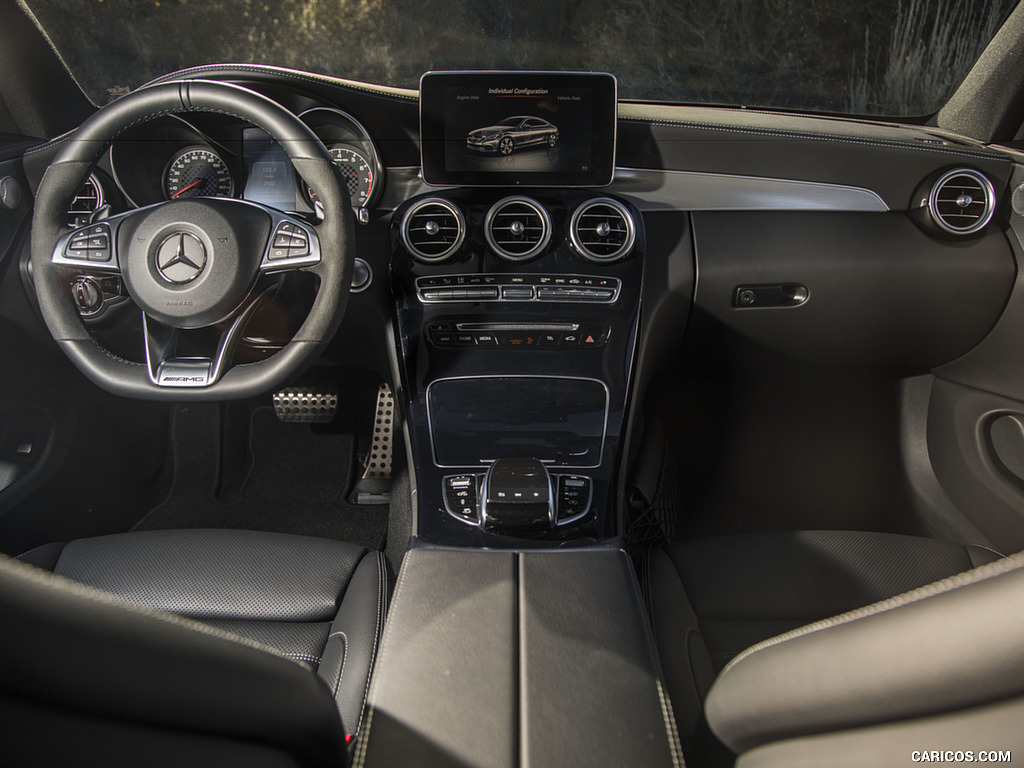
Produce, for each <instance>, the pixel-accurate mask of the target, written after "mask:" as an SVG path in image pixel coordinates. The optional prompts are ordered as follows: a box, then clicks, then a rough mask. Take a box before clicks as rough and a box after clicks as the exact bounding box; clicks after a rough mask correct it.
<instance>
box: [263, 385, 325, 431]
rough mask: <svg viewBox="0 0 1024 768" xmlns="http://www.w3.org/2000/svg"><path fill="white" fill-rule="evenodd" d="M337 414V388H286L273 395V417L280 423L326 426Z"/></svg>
mask: <svg viewBox="0 0 1024 768" xmlns="http://www.w3.org/2000/svg"><path fill="white" fill-rule="evenodd" d="M337 412H338V390H337V388H332V387H324V386H318V387H317V388H316V389H314V388H312V387H287V388H285V389H282V390H280V391H278V392H275V393H274V415H275V416H277V418H278V419H279V420H280V421H285V422H300V423H304V424H327V423H328V422H330V421H333V420H334V414H335V413H337Z"/></svg>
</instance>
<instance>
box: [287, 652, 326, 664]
mask: <svg viewBox="0 0 1024 768" xmlns="http://www.w3.org/2000/svg"><path fill="white" fill-rule="evenodd" d="M282 653H283V654H284V655H285V656H289V657H291V658H293V659H300V660H302V661H308V662H309V663H310V664H316V665H317V666H319V665H320V659H321V657H320V656H314V655H313V654H311V653H299V652H294V651H282Z"/></svg>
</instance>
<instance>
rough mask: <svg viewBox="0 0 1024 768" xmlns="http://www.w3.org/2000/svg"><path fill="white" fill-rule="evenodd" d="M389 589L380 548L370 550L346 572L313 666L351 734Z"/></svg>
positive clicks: (358, 721)
mask: <svg viewBox="0 0 1024 768" xmlns="http://www.w3.org/2000/svg"><path fill="white" fill-rule="evenodd" d="M389 594H390V576H389V572H388V568H387V561H386V560H385V559H384V555H383V554H382V553H380V552H370V553H368V554H367V555H365V556H364V557H363V559H362V560H360V561H359V565H357V566H356V569H355V572H354V573H353V574H352V579H351V581H350V582H349V584H348V588H347V589H346V590H345V594H344V596H343V597H342V599H341V605H340V606H339V608H338V615H337V616H336V617H335V619H334V622H333V623H332V624H331V631H330V635H329V636H328V639H327V645H326V646H325V647H324V651H323V656H322V658H321V661H320V666H319V669H318V671H317V674H319V675H320V677H321V678H322V679H323V680H324V682H325V683H327V686H328V687H329V688H330V689H331V692H332V693H333V694H334V697H335V702H336V703H337V706H338V711H339V712H340V713H341V718H342V722H343V723H345V726H346V727H347V728H348V730H349V732H350V733H351V734H353V735H355V734H357V733H358V732H359V726H360V724H361V721H362V715H363V710H364V706H365V703H366V695H367V692H368V690H369V686H370V673H371V671H372V670H373V662H374V660H375V658H376V655H377V647H378V645H379V644H380V637H381V633H382V632H383V630H384V617H385V615H386V614H387V605H388V597H389ZM360 681H361V682H360ZM357 682H358V683H360V684H355V683H357Z"/></svg>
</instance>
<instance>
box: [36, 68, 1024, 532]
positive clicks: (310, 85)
mask: <svg viewBox="0 0 1024 768" xmlns="http://www.w3.org/2000/svg"><path fill="white" fill-rule="evenodd" d="M536 75H537V73H525V75H524V74H523V73H520V74H517V75H506V76H505V77H506V79H508V78H512V79H510V80H509V81H508V82H505V81H502V82H500V83H498V84H497V85H496V86H494V89H495V90H496V91H497V92H498V94H497V95H498V96H501V95H505V96H507V95H508V94H502V91H504V90H512V91H513V92H514V91H515V90H516V89H517V85H516V84H517V83H522V82H524V80H523V78H524V77H526V80H527V81H528V82H527V84H526V86H525V87H524V88H523V90H524V92H526V93H525V97H526V98H527V99H528V100H529V101H528V102H527V101H519V102H517V103H515V104H514V105H511V106H508V105H505V104H504V103H502V104H500V106H494V105H493V104H492V105H491V106H490V107H488V108H487V109H482V110H480V111H477V112H474V110H473V108H472V107H469V106H467V105H466V104H465V103H461V104H460V105H459V106H458V108H457V109H455V110H454V112H452V111H451V110H450V109H449V111H448V112H445V109H446V108H450V103H449V102H452V101H453V100H457V97H458V96H459V95H462V96H466V95H467V94H468V95H469V96H472V95H473V94H474V93H476V92H477V91H479V89H481V88H483V89H485V90H486V89H488V86H487V78H491V79H492V81H493V78H494V77H495V76H494V74H493V73H476V74H475V75H473V76H472V77H470V76H469V75H467V74H466V73H460V74H459V75H458V78H456V79H454V80H453V79H446V78H445V77H439V78H437V79H431V76H428V78H425V83H426V86H425V93H430V92H435V97H436V99H437V100H436V101H433V102H429V101H428V102H422V101H421V98H420V94H418V93H416V92H411V91H403V90H399V89H392V88H379V87H375V86H369V85H365V84H359V83H351V82H347V81H342V80H337V79H333V78H327V77H320V76H313V75H307V74H305V73H296V72H291V71H289V70H280V69H275V68H270V67H257V66H248V65H225V66H221V67H203V68H197V69H196V70H192V71H186V72H185V73H178V74H177V75H171V76H168V78H166V79H173V78H174V77H180V76H185V77H202V78H214V79H222V80H226V81H230V82H234V83H237V84H241V85H244V86H246V87H248V88H251V89H253V90H256V91H257V92H259V93H262V94H263V95H265V96H267V97H268V98H271V99H273V100H275V101H277V102H278V103H280V104H281V105H283V106H285V107H286V108H287V109H289V110H290V111H292V112H293V113H294V114H296V115H298V116H299V117H300V119H301V120H302V121H303V122H305V123H306V125H308V126H309V127H310V128H311V129H312V130H313V132H314V133H315V134H316V135H317V137H319V138H320V139H321V140H322V141H323V143H324V144H325V145H326V146H327V147H328V149H329V150H330V153H331V155H332V157H333V158H334V159H335V161H336V163H337V164H338V166H339V167H340V168H341V170H342V173H343V176H344V178H345V179H346V181H347V182H348V193H349V197H350V201H351V205H352V207H353V211H354V216H355V221H356V225H355V238H354V239H355V252H354V255H355V259H356V265H355V266H356V268H355V270H354V272H353V278H352V291H353V295H352V297H351V300H350V305H349V309H348V311H347V314H346V318H345V321H344V323H343V325H342V328H341V330H340V331H339V333H338V334H337V336H336V337H335V338H334V340H333V341H332V342H331V344H330V345H329V346H328V347H327V349H326V351H325V352H324V354H323V357H322V359H321V364H322V365H325V366H330V365H352V364H353V362H354V361H357V364H358V365H361V366H365V367H366V368H369V369H371V370H374V371H376V372H377V373H378V374H379V376H380V378H381V379H382V380H385V381H388V380H390V381H392V382H393V383H394V387H395V389H396V395H397V396H398V398H399V401H400V403H401V410H402V413H403V415H404V418H405V422H404V424H405V429H406V435H405V442H406V445H407V449H408V450H409V452H410V466H414V467H416V477H415V478H414V482H415V484H416V486H417V488H418V495H419V505H420V506H419V510H420V511H419V515H418V518H417V522H416V525H417V526H418V528H417V530H416V531H415V533H416V535H418V536H419V537H420V538H421V539H423V540H425V541H432V542H435V543H441V544H449V543H453V542H454V543H468V544H471V545H474V546H505V545H507V544H508V542H510V541H511V542H515V545H516V546H550V544H551V542H552V541H555V542H566V541H573V542H585V541H589V540H601V539H605V538H607V537H608V536H611V535H614V533H615V532H616V531H617V530H620V524H619V521H618V520H617V519H616V516H615V515H616V513H615V512H614V510H616V509H622V508H623V507H624V505H623V504H622V494H623V485H624V478H623V476H622V473H621V471H620V468H621V465H622V460H623V456H625V455H628V453H629V452H630V451H631V450H633V447H632V446H631V445H630V440H631V439H632V438H631V434H630V430H631V427H630V425H631V424H633V423H635V420H636V417H637V413H638V411H639V409H642V407H643V405H642V393H643V392H644V391H645V388H646V386H647V385H648V383H649V382H650V381H651V380H652V378H653V377H654V376H655V375H656V374H657V373H658V372H659V371H660V370H663V369H664V368H665V367H666V366H668V365H670V364H671V363H672V361H673V360H674V359H675V356H676V354H677V353H678V350H679V348H680V345H681V344H682V342H683V339H684V337H686V335H687V333H690V334H693V333H695V332H699V333H701V334H705V333H711V332H713V333H722V332H725V333H727V334H729V335H730V336H733V337H736V338H742V339H747V340H753V341H754V342H756V343H758V344H761V345H763V346H765V347H766V348H768V349H771V350H774V351H775V352H777V353H778V354H780V355H783V356H787V357H792V358H795V359H802V360H809V361H813V362H815V363H819V364H828V365H834V364H841V365H851V364H853V365H866V366H878V367H883V368H889V369H898V370H901V371H906V372H915V371H926V370H930V369H935V368H938V367H941V366H948V365H950V364H954V362H955V361H958V359H959V358H961V357H963V356H965V355H967V354H968V353H969V352H971V351H972V350H974V349H975V348H976V347H978V345H979V344H980V342H981V341H982V340H983V339H985V338H986V337H987V336H988V335H989V334H990V333H991V332H992V331H993V329H994V328H996V327H997V325H998V324H999V323H1000V321H1001V318H1002V316H1003V314H1004V309H1005V308H1006V307H1007V306H1008V303H1009V302H1010V301H1011V294H1012V293H1013V288H1014V284H1015V276H1016V266H1015V256H1014V253H1015V250H1016V249H1018V248H1019V246H1020V243H1019V241H1018V238H1017V235H1016V233H1015V230H1014V229H1013V227H1012V226H1011V224H1012V223H1013V222H1014V221H1015V220H1014V218H1013V216H1014V215H1013V213H1012V211H1011V209H1010V207H1009V206H1010V203H1009V198H1010V197H1011V195H1009V194H1008V193H1009V192H1010V191H1011V189H1012V188H1013V185H1014V184H1015V183H1016V184H1019V183H1020V182H1019V181H1015V180H1014V179H1015V177H1014V174H1015V173H1018V175H1019V171H1017V170H1016V166H1015V163H1014V156H1013V154H1012V153H1011V152H1009V151H1004V150H1000V149H997V148H987V147H982V146H978V145H975V144H971V143H969V142H966V141H964V140H962V139H957V138H955V137H951V136H943V135H941V134H939V133H937V132H935V131H930V130H928V129H925V128H918V127H911V126H898V125H891V124H883V123H870V122H864V121H840V120H833V119H830V118H823V117H810V116H798V115H759V114H755V113H747V112H737V111H734V110H714V109H709V108H697V107H669V106H659V105H644V104H617V105H616V103H615V100H614V87H613V86H614V80H613V79H611V80H609V79H607V76H604V77H605V78H606V79H603V80H602V81H601V83H598V84H594V83H589V85H588V87H591V86H592V87H593V88H594V89H595V90H593V91H592V92H591V93H590V95H589V96H586V98H587V99H590V100H591V102H593V104H591V103H590V102H586V101H585V100H584V102H583V103H586V104H587V109H590V107H591V106H593V110H592V113H593V115H600V114H605V115H606V116H607V114H608V109H607V105H608V104H609V103H610V104H611V105H612V107H613V110H612V114H613V116H614V114H615V113H616V112H617V117H614V119H612V120H610V121H606V123H605V124H602V123H601V122H600V121H599V120H598V119H597V118H595V119H594V121H591V122H588V121H587V120H582V118H580V117H579V115H577V117H576V118H575V120H576V122H575V123H573V122H572V121H569V120H566V119H561V122H560V118H558V117H557V116H556V114H557V111H556V110H554V111H553V108H552V107H551V104H550V103H549V101H550V99H549V97H550V95H551V93H556V94H557V93H562V94H563V95H564V94H569V95H573V89H574V88H575V89H576V94H575V95H579V91H580V88H579V87H578V86H580V83H576V84H575V85H574V84H573V82H572V81H571V79H569V80H566V79H565V77H564V76H560V78H559V79H558V80H557V82H553V83H548V85H547V86H544V85H543V84H542V85H541V86H538V85H537V83H536V82H535V79H536V77H535V76H536ZM467 77H469V79H468V80H467ZM474 78H475V79H474ZM531 78H532V79H531ZM545 87H547V88H548V89H549V90H550V92H551V93H548V94H541V96H538V95H537V92H538V91H540V90H544V88H545ZM601 88H604V91H601ZM599 91H601V93H600V94H599V93H598V92H599ZM609 94H610V98H611V101H610V102H608V101H607V99H608V98H609ZM484 95H486V93H485V94H484ZM492 95H493V94H492ZM467 98H468V96H467ZM602 99H604V101H603V102H602ZM446 100H447V101H446ZM485 100H486V99H485ZM598 102H601V103H604V104H605V107H603V108H599V106H594V105H596V104H598ZM438 104H440V105H441V106H440V107H438ZM445 105H448V106H447V107H446V106H445ZM616 107H617V109H615V108H616ZM578 108H579V109H582V107H578ZM602 109H603V110H604V111H603V112H602ZM506 112H509V113H514V114H509V115H507V116H505V117H502V115H505V113H506ZM424 114H426V118H424ZM581 114H582V113H581ZM581 121H582V122H581ZM573 125H575V127H570V126H573ZM506 129H507V130H506ZM584 129H585V130H584ZM573 131H576V138H573ZM583 134H585V135H586V138H587V142H589V144H587V149H586V152H583V150H582V149H580V147H581V146H583V145H582V144H578V145H577V146H576V147H575V148H567V147H569V146H570V143H571V142H572V141H577V142H579V141H580V139H579V136H581V135H583ZM506 135H507V137H508V138H509V139H510V141H511V144H505V145H504V146H505V147H506V148H507V152H506V151H504V150H503V149H502V136H506ZM517 142H518V144H517ZM584 143H586V142H584ZM57 146H59V141H57V142H54V143H51V144H49V145H44V146H42V147H39V148H36V149H35V150H32V151H30V152H29V153H28V154H27V155H26V162H25V168H26V172H27V174H28V176H29V179H30V183H32V184H37V183H38V179H39V178H40V177H41V176H42V172H43V170H44V169H45V167H46V165H47V163H48V162H49V159H50V158H51V157H52V156H53V153H54V152H55V150H56V148H57ZM581 153H583V154H586V156H587V161H586V162H580V157H583V154H581ZM567 158H568V159H567ZM570 161H571V162H570ZM592 161H600V162H595V164H594V167H593V168H589V166H590V165H591V163H592ZM601 163H604V166H601ZM467 164H468V165H467ZM583 165H586V166H588V174H584V175H583V176H579V175H576V173H577V171H579V167H581V166H583ZM567 169H569V170H568V171H567ZM574 169H575V170H574ZM589 171H593V173H589ZM538 173H540V174H541V175H540V176H538V175H537V174H538ZM605 176H608V177H609V178H605ZM203 196H217V197H227V198H236V199H239V200H248V201H252V202H255V203H260V204H262V205H265V206H269V207H271V208H275V209H278V210H280V211H285V212H289V213H290V214H294V215H296V216H298V217H300V218H301V219H302V220H305V221H308V223H309V224H310V226H314V225H315V224H316V221H317V216H318V211H317V199H316V192H315V190H312V189H310V188H309V187H308V186H307V185H306V184H305V183H304V182H303V181H302V179H301V178H300V177H299V175H298V174H297V173H296V172H295V171H294V169H293V167H292V165H291V163H290V161H289V160H288V157H287V155H285V154H284V152H283V151H282V150H281V148H280V147H279V146H278V145H276V143H275V142H274V141H272V140H270V139H269V137H268V136H267V134H266V133H265V132H264V131H263V130H262V129H260V128H259V127H258V126H255V125H251V124H249V123H246V122H245V121H242V120H239V119H236V118H232V117H230V116H227V115H222V114H207V113H202V112H197V113H190V114H188V115H164V116H161V117H157V118H155V119H152V120H150V121H148V122H144V123H140V124H138V125H134V126H132V127H131V128H130V129H129V130H127V131H125V132H124V133H123V134H122V135H121V136H119V137H118V139H117V141H115V142H114V144H113V146H112V147H111V149H110V150H109V152H107V153H106V154H105V155H104V156H103V157H102V158H101V160H100V162H99V163H98V164H97V167H96V169H95V171H94V173H93V175H92V176H91V177H90V180H89V182H88V183H87V185H86V187H85V188H83V189H82V190H81V192H80V194H79V195H78V196H77V197H76V198H75V200H74V202H73V204H72V206H71V208H72V210H70V211H69V213H68V216H69V220H68V221H69V224H71V225H72V226H75V227H85V226H86V225H87V224H95V222H97V221H102V219H103V217H104V216H105V215H106V213H105V211H107V210H109V211H110V212H112V213H113V214H115V215H116V214H118V213H120V212H123V211H127V210H131V209H132V208H136V207H144V206H148V205H153V204H156V203H160V202H163V201H168V200H179V199H183V198H190V197H203ZM108 206H109V209H108V208H107V207H108ZM1017 218H1019V216H1018V217H1017ZM261 280H266V284H265V285H264V284H262V283H261V285H260V290H263V291H265V292H266V293H267V294H268V295H272V296H273V299H274V300H273V301H271V302H269V303H268V304H267V305H266V306H264V307H263V308H261V310H260V312H258V313H256V314H255V315H254V316H253V318H252V319H251V321H250V323H249V325H248V327H247V328H246V330H245V333H244V335H243V337H242V338H241V340H240V344H239V347H238V352H237V354H236V362H246V361H251V360H260V359H265V358H266V357H269V356H271V355H273V354H274V353H275V352H276V351H277V350H279V349H281V348H282V347H283V345H284V344H285V343H286V342H287V340H288V339H289V338H290V337H291V335H292V334H294V332H295V329H296V328H297V327H298V325H299V324H301V322H302V318H303V317H304V313H305V311H306V310H307V308H308V307H309V305H310V302H311V301H312V296H314V295H315V293H316V291H317V285H316V281H315V279H313V278H312V277H311V276H309V275H306V274H303V273H301V272H289V273H287V274H281V275H275V274H268V275H264V276H262V277H261ZM71 290H72V292H73V293H74V296H75V300H76V302H77V303H78V307H79V314H80V315H81V317H82V320H83V321H84V322H85V323H87V324H89V326H90V329H91V331H92V332H93V333H94V334H95V336H96V337H97V338H98V339H100V340H101V341H102V343H103V345H104V346H105V347H106V348H107V349H109V350H110V351H112V352H113V353H114V354H116V355H119V356H121V357H123V358H125V359H127V360H140V355H141V354H142V353H141V350H140V349H139V345H138V342H137V339H136V338H135V336H137V334H138V330H139V329H138V324H139V318H138V315H139V313H138V312H135V311H133V310H132V301H131V300H130V297H128V296H127V295H126V292H125V290H124V286H123V285H120V284H119V280H118V278H117V277H116V276H113V275H109V274H102V273H101V272H91V271H90V270H89V269H88V268H87V267H86V266H83V269H82V270H81V274H80V275H79V282H76V284H75V285H74V286H72V287H71ZM954 308H955V312H954V311H952V310H953V309H954ZM1004 322H1005V320H1004ZM1014 322H1015V321H1014ZM695 329H699V331H695ZM708 329H711V330H710V331H709V330H708ZM190 333H191V332H190ZM195 335H196V336H197V337H198V336H199V335H200V332H196V334H195ZM199 343H200V341H199V340H198V338H197V341H196V344H197V345H198V344H199ZM1019 381H1024V376H1022V377H1021V378H1020V379H1018V382H1019ZM1016 388H1019V384H1017V385H1010V387H1008V388H1007V391H1006V392H1005V394H1007V395H1018V394H1020V395H1024V393H1022V392H1018V391H1017V389H1016ZM638 393H641V395H640V396H638ZM531 460H533V461H535V462H536V463H535V464H529V462H530V461H531ZM509 462H511V463H509ZM517 462H518V463H517ZM524 462H525V463H524ZM499 470H500V471H499ZM538 476H540V477H542V478H544V482H541V483H540V484H539V485H537V483H536V482H535V481H536V478H537V477H538ZM538 488H540V489H541V490H537V489H538ZM545 489H546V490H545ZM535 492H536V493H543V494H545V495H546V498H547V505H546V507H545V509H546V512H544V513H543V514H539V515H538V514H537V513H536V510H533V511H530V509H529V504H525V503H524V505H523V506H522V507H517V506H516V504H515V503H511V504H509V503H507V502H508V499H507V498H506V497H507V495H508V494H513V495H514V494H516V493H520V494H523V493H529V494H533V493H535ZM502 494H503V495H502Z"/></svg>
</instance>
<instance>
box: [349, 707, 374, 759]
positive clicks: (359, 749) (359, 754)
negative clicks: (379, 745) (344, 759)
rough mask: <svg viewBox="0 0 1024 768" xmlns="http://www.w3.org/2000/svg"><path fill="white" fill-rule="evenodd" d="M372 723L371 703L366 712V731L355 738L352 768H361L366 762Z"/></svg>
mask: <svg viewBox="0 0 1024 768" xmlns="http://www.w3.org/2000/svg"><path fill="white" fill-rule="evenodd" d="M372 725H373V705H372V704H371V705H370V707H369V711H368V712H367V713H366V732H365V733H364V734H363V737H362V738H359V739H356V753H355V755H354V756H353V757H352V768H363V764H364V763H365V762H366V747H367V744H368V743H369V741H370V738H369V737H370V728H371V726H372Z"/></svg>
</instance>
